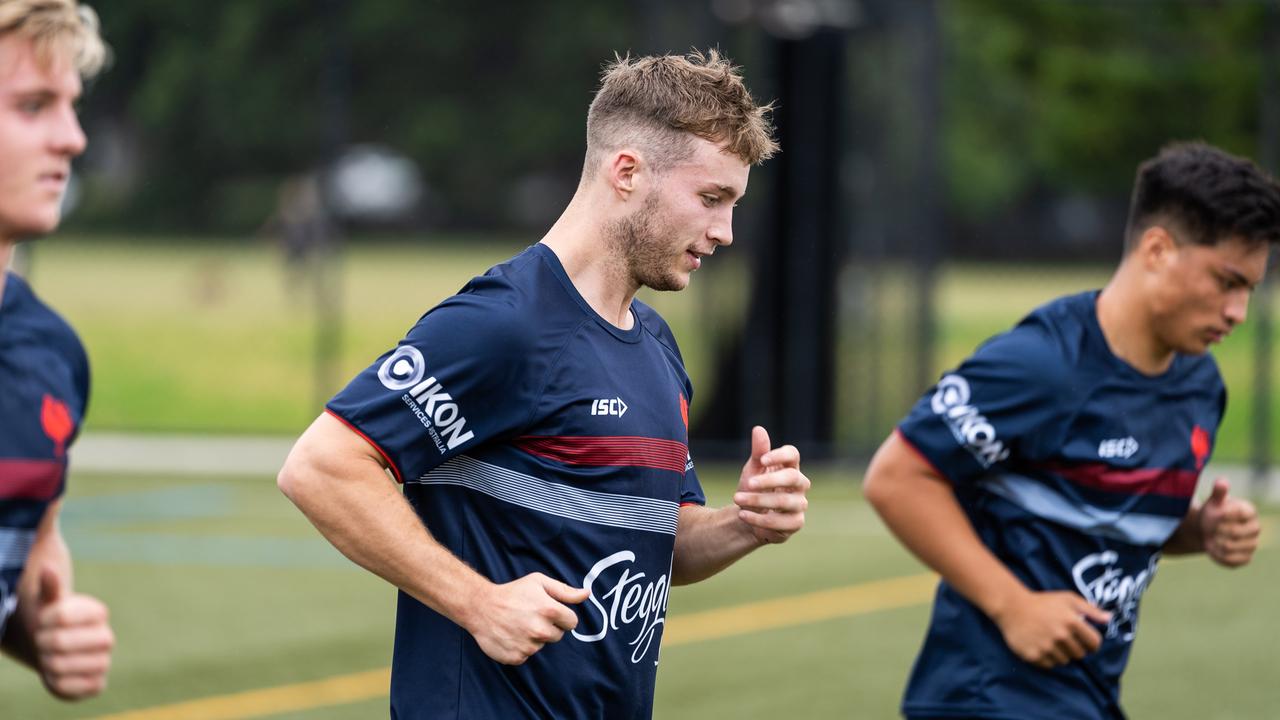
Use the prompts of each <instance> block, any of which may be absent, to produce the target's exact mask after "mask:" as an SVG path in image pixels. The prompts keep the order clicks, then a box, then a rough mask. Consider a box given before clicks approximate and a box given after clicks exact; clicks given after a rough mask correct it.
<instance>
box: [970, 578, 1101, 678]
mask: <svg viewBox="0 0 1280 720" xmlns="http://www.w3.org/2000/svg"><path fill="white" fill-rule="evenodd" d="M992 619H993V620H994V621H995V623H996V625H997V626H999V628H1000V632H1001V633H1003V634H1004V641H1005V643H1006V644H1008V646H1009V649H1010V650H1012V651H1013V654H1015V655H1017V656H1018V657H1019V658H1021V659H1022V660H1023V661H1024V662H1028V663H1031V664H1032V665H1035V666H1036V667H1041V668H1045V669H1048V668H1052V667H1057V666H1058V665H1066V664H1067V663H1069V662H1071V661H1073V660H1080V659H1082V658H1083V657H1084V656H1085V655H1088V654H1089V653H1091V652H1094V651H1096V650H1097V649H1098V648H1099V647H1100V646H1101V645H1102V636H1101V635H1099V634H1098V631H1097V629H1095V628H1094V627H1093V626H1092V625H1090V624H1089V621H1090V620H1092V621H1093V622H1096V623H1099V624H1104V625H1105V624H1106V623H1109V622H1111V613H1109V612H1107V611H1106V610H1102V609H1100V608H1098V607H1095V606H1094V605H1091V604H1090V603H1089V601H1088V600H1085V599H1084V598H1082V597H1080V596H1079V595H1076V594H1075V593H1073V592H1066V591H1057V592H1029V593H1027V594H1025V595H1021V596H1020V597H1018V598H1017V599H1016V600H1014V601H1012V602H1010V603H1008V604H1007V606H1006V607H1005V608H1004V609H1002V610H1001V612H999V613H997V614H995V615H993V616H992Z"/></svg>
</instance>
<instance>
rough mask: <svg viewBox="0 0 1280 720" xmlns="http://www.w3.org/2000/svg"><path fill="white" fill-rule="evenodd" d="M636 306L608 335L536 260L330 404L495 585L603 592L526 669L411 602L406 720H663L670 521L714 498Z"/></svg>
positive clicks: (473, 294)
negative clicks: (541, 584)
mask: <svg viewBox="0 0 1280 720" xmlns="http://www.w3.org/2000/svg"><path fill="white" fill-rule="evenodd" d="M631 310H632V314H633V316H634V318H635V323H634V327H633V328H632V329H631V330H628V331H623V330H620V329H618V328H617V327H615V326H613V325H611V324H609V323H608V322H606V321H605V320H604V319H603V318H601V317H600V316H598V315H597V314H596V313H595V312H594V311H593V310H592V309H591V308H590V306H589V305H587V303H586V301H585V300H584V299H583V298H582V297H581V296H580V295H579V294H578V292H577V291H576V290H575V289H574V287H573V284H572V283H571V282H570V281H569V278H568V276H567V275H566V274H565V272H564V269H563V267H562V266H561V264H560V262H559V260H558V259H557V258H556V256H555V254H554V253H553V252H552V251H551V250H550V249H548V248H547V247H546V246H544V245H540V244H539V245H534V246H533V247H531V248H529V249H528V250H526V251H524V252H523V253H521V254H520V255H518V256H516V257H515V258H512V259H511V260H509V261H507V262H505V263H503V264H501V265H498V266H496V267H494V268H492V269H490V270H489V271H488V272H487V273H485V275H483V276H481V277H478V278H475V279H473V280H472V281H471V282H470V283H468V284H467V285H466V286H465V287H464V288H463V289H462V290H461V291H460V292H458V294H456V295H454V296H452V297H450V298H448V299H446V300H445V301H444V302H442V303H441V304H440V305H438V306H436V307H435V308H433V309H432V310H431V311H429V312H428V313H427V314H426V315H424V316H423V317H422V318H421V319H420V320H419V321H418V323H417V325H415V326H414V327H413V329H411V330H410V331H409V333H408V335H407V336H406V337H405V339H404V340H403V341H401V343H400V345H399V346H398V347H397V348H395V349H394V350H392V351H389V352H388V353H386V354H384V355H383V356H382V357H381V358H379V359H378V360H377V361H376V362H374V363H373V364H372V365H371V366H370V367H369V368H368V369H367V370H365V371H364V372H362V373H361V374H360V375H359V376H357V377H356V378H355V379H354V380H352V381H351V383H350V384H349V385H348V386H347V388H346V389H344V390H343V391H342V392H341V393H339V394H338V395H337V396H336V397H334V398H333V400H332V401H331V402H330V403H329V405H328V410H329V412H331V413H332V414H334V415H336V416H337V417H338V418H339V419H341V420H343V421H344V422H346V423H348V424H349V425H350V426H351V427H352V428H354V429H355V430H356V431H357V432H359V433H361V434H362V435H364V436H365V437H366V438H367V439H368V440H370V441H371V442H372V443H373V444H374V445H375V446H376V447H377V448H378V449H379V450H380V451H381V452H382V453H383V454H384V456H385V457H386V458H387V460H388V461H389V463H390V464H391V465H392V466H393V471H394V473H395V474H396V476H397V477H398V478H399V479H400V480H401V481H402V482H403V483H404V487H405V496H406V497H407V498H408V500H409V502H410V503H411V504H412V506H413V507H414V509H415V510H416V511H417V513H418V515H419V516H420V517H421V518H422V520H423V522H424V523H425V525H426V526H427V528H428V529H429V530H430V531H431V533H432V534H433V536H434V537H435V538H436V539H437V540H439V541H440V542H441V543H442V544H443V545H445V546H446V547H448V548H449V549H450V550H451V551H452V552H453V553H455V554H456V555H457V556H459V557H460V558H462V559H463V560H464V561H466V562H467V563H468V564H470V565H471V566H472V567H474V568H475V569H476V570H477V571H479V572H480V573H481V574H483V575H484V576H485V577H487V578H489V579H490V580H493V581H494V582H498V583H502V582H507V581H510V580H514V579H516V578H519V577H523V576H524V575H527V574H529V573H532V572H541V573H544V574H546V575H549V576H551V577H553V578H556V579H558V580H561V581H563V582H565V583H568V584H570V585H573V586H577V587H585V588H588V589H590V591H591V596H590V598H589V599H588V600H587V601H586V602H585V603H583V604H582V605H580V606H578V607H577V608H576V610H577V612H578V616H579V625H578V627H577V629H576V630H574V631H573V632H572V633H568V634H566V635H565V637H564V639H563V640H561V641H560V642H558V643H555V644H552V645H548V646H546V647H545V648H543V649H542V650H540V651H539V652H538V653H536V654H535V655H533V656H532V657H531V658H530V659H529V660H528V661H527V662H526V663H525V664H523V665H520V666H506V665H501V664H499V663H496V662H494V661H492V660H490V659H488V658H487V657H486V656H485V655H484V653H483V652H481V650H480V648H479V646H478V645H477V644H476V643H475V641H474V640H473V638H472V637H471V636H470V635H469V634H468V633H467V632H466V631H464V630H462V629H461V628H459V627H458V626H456V625H454V624H453V623H452V622H450V621H449V620H448V619H446V618H444V617H443V616H441V615H439V614H437V613H435V612H434V611H432V610H431V609H429V608H427V607H426V606H424V605H422V604H421V603H419V602H418V601H417V600H415V599H413V598H412V597H409V596H408V595H406V594H404V593H403V592H402V593H400V595H399V603H398V608H397V616H396V640H395V652H394V659H393V664H392V677H391V714H392V717H395V718H404V719H408V718H431V719H443V718H449V719H451V720H452V719H455V718H456V719H463V718H468V719H470V718H492V719H494V720H498V719H501V720H515V719H519V718H623V719H625V718H648V717H650V716H651V715H652V707H653V690H654V678H655V676H656V672H657V664H658V646H659V643H660V641H661V638H662V629H663V624H664V622H665V614H666V606H667V594H668V590H669V586H670V569H671V559H672V551H673V549H674V542H675V530H676V520H677V516H678V513H679V508H680V506H681V505H682V504H686V503H695V504H702V503H704V502H705V498H704V496H703V493H702V489H701V486H700V485H699V483H698V479H697V475H696V473H695V472H694V469H693V463H692V460H691V459H690V456H689V452H688V402H689V401H690V399H691V397H692V391H691V387H690V384H689V378H688V376H687V375H686V373H685V370H684V365H683V361H682V359H681V357H680V353H679V350H678V349H677V347H676V343H675V340H674V339H673V338H672V336H671V332H670V330H669V329H668V327H667V325H666V323H664V322H663V321H662V319H661V318H660V317H659V316H658V315H657V313H655V312H654V311H653V310H652V309H650V308H649V307H647V306H645V305H644V304H643V303H640V302H638V301H636V302H633V303H632V307H631Z"/></svg>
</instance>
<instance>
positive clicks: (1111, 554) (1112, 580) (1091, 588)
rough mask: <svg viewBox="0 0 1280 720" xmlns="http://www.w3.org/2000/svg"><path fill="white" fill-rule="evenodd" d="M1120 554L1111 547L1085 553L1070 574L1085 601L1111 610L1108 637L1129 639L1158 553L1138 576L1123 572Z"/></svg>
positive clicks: (1157, 559)
mask: <svg viewBox="0 0 1280 720" xmlns="http://www.w3.org/2000/svg"><path fill="white" fill-rule="evenodd" d="M1119 557H1120V556H1119V555H1117V554H1116V552H1115V551H1114V550H1107V551H1105V552H1100V553H1093V554H1091V555H1086V556H1084V557H1083V558H1081V559H1080V560H1079V562H1077V563H1076V564H1075V566H1074V567H1073V568H1071V575H1072V577H1074V578H1075V581H1076V589H1077V590H1079V591H1080V594H1081V595H1083V596H1084V598H1085V599H1086V600H1088V601H1089V602H1091V603H1093V604H1094V605H1096V606H1098V607H1100V608H1102V609H1103V610H1109V611H1111V622H1110V623H1109V624H1108V625H1107V633H1106V635H1107V638H1108V639H1111V638H1116V637H1119V638H1120V639H1121V640H1124V641H1125V642H1130V641H1132V640H1133V636H1134V633H1135V632H1136V631H1137V629H1138V603H1139V601H1141V600H1142V594H1143V593H1145V592H1146V591H1147V586H1149V585H1150V584H1151V581H1152V580H1153V579H1154V578H1155V575H1156V564H1157V562H1159V560H1160V555H1159V554H1156V555H1152V556H1151V560H1150V561H1149V562H1148V564H1147V568H1146V569H1145V570H1143V571H1142V572H1140V573H1138V574H1137V575H1125V574H1124V571H1123V570H1122V569H1120V568H1118V567H1116V565H1115V564H1116V561H1117V560H1118V559H1119Z"/></svg>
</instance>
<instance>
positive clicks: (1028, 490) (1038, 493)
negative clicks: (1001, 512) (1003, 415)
mask: <svg viewBox="0 0 1280 720" xmlns="http://www.w3.org/2000/svg"><path fill="white" fill-rule="evenodd" d="M981 484H982V486H983V487H984V488H986V489H987V490H989V491H991V492H992V493H995V494H996V495H999V496H1000V497H1002V498H1004V499H1005V500H1008V501H1009V502H1011V503H1013V504H1014V505H1017V506H1018V507H1020V508H1022V509H1023V510H1026V511H1027V512H1029V513H1031V514H1032V515H1037V516H1039V517H1042V518H1044V519H1046V520H1051V521H1053V522H1056V523H1058V524H1060V525H1066V526H1067V527H1070V528H1075V529H1076V530H1080V531H1082V532H1087V533H1091V534H1095V535H1101V536H1102V537H1108V538H1112V539H1114V540H1122V541H1124V542H1127V543H1131V544H1133V545H1163V544H1164V542H1165V541H1166V540H1168V539H1169V536H1170V535H1172V534H1173V531H1174V530H1176V529H1177V528H1178V525H1179V524H1180V523H1181V522H1182V518H1180V517H1171V516H1168V515H1149V514H1144V513H1134V512H1123V511H1119V510H1106V509H1104V508H1100V507H1096V506H1094V505H1088V504H1082V503H1078V502H1075V501H1073V500H1071V499H1069V498H1067V497H1066V496H1065V495H1063V494H1062V493H1060V492H1058V491H1057V490H1054V489H1053V488H1051V487H1049V486H1048V485H1046V484H1045V483H1043V482H1041V481H1039V480H1035V479H1033V478H1029V477H1026V476H1025V475H1018V474H1016V473H1002V474H1001V475H998V476H995V477H991V478H987V479H985V480H983V481H982V483H981Z"/></svg>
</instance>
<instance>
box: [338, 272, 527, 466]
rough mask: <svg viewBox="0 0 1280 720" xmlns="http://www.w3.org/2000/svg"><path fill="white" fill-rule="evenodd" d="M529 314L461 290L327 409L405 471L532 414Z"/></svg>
mask: <svg viewBox="0 0 1280 720" xmlns="http://www.w3.org/2000/svg"><path fill="white" fill-rule="evenodd" d="M530 326H531V324H530V323H527V322H523V321H522V319H521V318H520V317H519V316H518V315H517V314H516V312H515V310H514V309H513V307H512V305H510V304H508V303H505V302H502V301H501V300H500V299H494V298H491V297H485V296H482V295H476V294H465V295H455V296H453V297H451V298H449V299H447V300H445V301H444V302H443V303H441V304H440V305H438V306H437V307H435V308H434V309H432V310H431V311H430V312H428V313H427V314H426V315H424V316H423V317H422V319H421V320H419V321H418V323H417V324H416V325H414V327H413V328H412V329H411V330H410V331H409V333H408V335H406V336H405V338H404V339H403V340H401V341H400V343H399V345H398V346H397V347H395V348H394V349H392V350H390V351H388V352H386V353H384V354H383V355H382V356H381V357H379V358H378V359H377V360H376V361H375V362H374V363H373V364H372V365H370V366H369V367H368V368H367V369H365V370H364V371H363V372H361V373H360V374H359V375H357V376H356V377H355V378H354V379H353V380H352V381H351V382H350V383H349V384H348V385H347V387H346V388H344V389H343V390H342V391H341V392H339V393H338V394H337V395H336V396H334V398H333V399H332V400H330V401H329V403H328V404H327V406H326V410H327V411H328V412H329V413H330V414H332V415H334V416H336V417H337V418H338V419H340V420H342V421H343V422H344V423H346V424H347V425H348V426H349V427H351V428H352V429H353V430H355V431H356V432H357V433H359V434H360V435H362V436H363V437H364V438H365V439H366V440H368V441H369V442H370V443H372V444H373V445H374V446H375V447H376V448H378V450H379V451H380V452H381V453H382V454H383V456H384V457H385V458H386V460H387V462H388V463H389V464H390V465H391V467H392V470H393V472H394V473H395V474H396V477H397V479H398V480H400V481H402V482H403V481H404V480H406V479H412V478H417V477H420V476H421V475H423V474H424V473H426V472H427V471H429V470H431V469H432V468H434V467H436V466H437V465H440V464H441V463H443V462H445V461H446V460H448V459H450V458H452V457H454V456H456V455H459V454H462V453H464V452H466V451H467V450H469V449H471V448H474V447H476V446H478V445H480V444H482V443H485V442H487V441H489V440H492V439H494V438H497V437H503V436H506V435H509V434H510V433H512V432H513V431H515V430H516V429H518V428H520V427H521V426H522V425H524V424H526V423H527V422H528V420H529V415H530V413H531V411H532V407H533V395H534V393H536V392H537V390H536V388H535V387H534V386H535V385H536V384H537V383H535V382H534V381H533V380H534V379H533V378H529V377H526V375H527V374H528V368H529V367H530V365H529V363H528V361H527V358H528V352H526V350H527V346H528V342H526V340H527V337H528V334H529V331H528V328H529V327H530Z"/></svg>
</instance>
